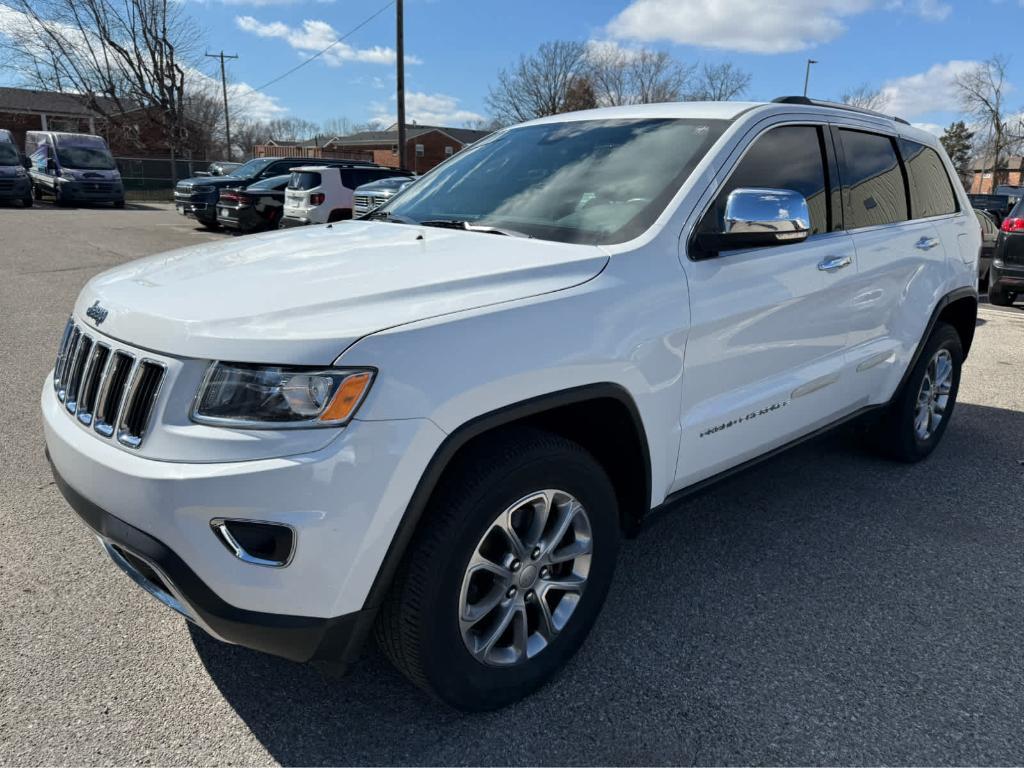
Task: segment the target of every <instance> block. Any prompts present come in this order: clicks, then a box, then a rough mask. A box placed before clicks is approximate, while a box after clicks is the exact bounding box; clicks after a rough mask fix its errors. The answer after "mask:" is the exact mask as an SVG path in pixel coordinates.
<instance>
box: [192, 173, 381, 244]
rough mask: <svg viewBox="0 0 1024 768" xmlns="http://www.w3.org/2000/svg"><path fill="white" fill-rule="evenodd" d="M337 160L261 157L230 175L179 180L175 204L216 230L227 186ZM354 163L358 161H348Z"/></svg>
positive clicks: (238, 185) (234, 186)
mask: <svg viewBox="0 0 1024 768" xmlns="http://www.w3.org/2000/svg"><path fill="white" fill-rule="evenodd" d="M335 162H342V161H334V160H315V159H313V158H309V157H260V158H256V159H255V160H250V161H249V162H247V163H244V164H242V165H241V166H239V167H238V168H235V170H234V171H233V172H232V173H230V174H228V175H227V176H199V177H195V178H191V179H184V180H183V181H179V182H178V184H177V186H176V187H175V188H174V205H175V208H176V210H177V211H178V213H180V214H182V215H183V216H191V217H193V218H195V219H196V220H197V221H198V222H199V223H200V224H202V225H203V226H204V227H207V228H209V229H216V228H217V226H218V224H217V200H218V199H219V197H220V190H222V189H225V188H227V187H233V188H239V189H242V188H245V187H248V186H249V185H250V184H254V183H255V182H257V181H261V180H263V179H269V178H273V177H274V176H281V175H282V174H286V173H289V172H291V169H292V168H294V167H295V166H299V165H308V164H309V163H319V164H322V165H332V164H333V163H335ZM344 162H345V163H346V164H349V165H351V164H353V163H354V162H355V161H351V160H347V161H344ZM362 165H365V166H368V167H370V168H377V167H379V166H377V165H376V164H375V163H362Z"/></svg>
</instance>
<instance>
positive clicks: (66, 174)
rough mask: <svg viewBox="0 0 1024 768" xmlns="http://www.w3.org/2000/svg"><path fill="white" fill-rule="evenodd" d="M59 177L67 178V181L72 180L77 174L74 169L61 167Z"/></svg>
mask: <svg viewBox="0 0 1024 768" xmlns="http://www.w3.org/2000/svg"><path fill="white" fill-rule="evenodd" d="M60 177H61V178H62V179H67V180H68V181H74V180H75V179H77V178H78V174H77V173H75V172H74V171H69V170H67V169H66V168H61V169H60Z"/></svg>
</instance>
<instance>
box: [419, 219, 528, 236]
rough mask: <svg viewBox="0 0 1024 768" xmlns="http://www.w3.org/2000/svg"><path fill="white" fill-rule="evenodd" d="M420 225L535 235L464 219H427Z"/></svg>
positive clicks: (495, 233) (490, 232)
mask: <svg viewBox="0 0 1024 768" xmlns="http://www.w3.org/2000/svg"><path fill="white" fill-rule="evenodd" d="M420 226H421V227H442V228H445V229H461V230H463V231H465V232H483V233H484V234H486V235H506V236H508V237H528V238H530V239H533V235H528V234H526V233H525V232H519V231H517V230H515V229H506V228H505V227H492V226H489V225H487V224H474V223H472V222H470V221H465V220H464V219H427V220H426V221H421V222H420Z"/></svg>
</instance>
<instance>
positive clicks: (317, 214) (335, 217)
mask: <svg viewBox="0 0 1024 768" xmlns="http://www.w3.org/2000/svg"><path fill="white" fill-rule="evenodd" d="M390 178H398V179H401V180H402V181H408V180H410V179H411V178H412V174H411V173H408V172H406V171H399V170H395V169H393V168H382V167H375V168H367V167H366V166H365V165H352V166H345V165H339V166H334V167H331V166H326V165H323V164H320V163H318V164H316V165H308V166H305V167H299V168H293V169H292V178H291V181H290V182H289V183H288V189H287V191H286V193H285V201H284V216H283V217H282V219H281V226H282V227H295V226H302V225H305V224H326V223H328V222H331V221H342V220H344V219H351V218H352V217H353V215H354V206H355V190H356V189H358V188H359V187H362V186H363V185H365V184H367V183H369V182H373V181H380V180H381V179H390Z"/></svg>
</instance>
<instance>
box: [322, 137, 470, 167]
mask: <svg viewBox="0 0 1024 768" xmlns="http://www.w3.org/2000/svg"><path fill="white" fill-rule="evenodd" d="M489 133H490V131H475V130H471V129H469V128H444V127H440V126H436V125H407V126H406V127H405V160H406V168H408V169H409V170H411V171H415V172H416V173H425V172H427V171H429V170H430V169H431V168H433V167H434V166H436V165H439V164H440V163H443V162H444V161H445V160H447V159H448V158H449V157H451V156H452V155H454V154H455V153H456V152H459V151H460V150H462V149H465V148H466V147H467V146H469V145H470V144H472V143H473V142H476V141H479V140H480V139H482V138H483V137H484V136H487V135H488V134H489ZM323 149H324V150H327V151H329V150H334V151H340V152H364V153H368V155H369V156H368V157H367V158H366V159H368V160H373V162H375V163H377V164H379V165H386V166H388V167H390V168H398V167H399V165H400V163H399V157H398V127H397V126H396V125H392V126H391V127H390V128H388V129H387V130H383V131H363V132H361V133H353V134H352V135H351V136H338V137H337V138H334V139H331V140H330V141H328V142H326V143H325V144H324V145H323Z"/></svg>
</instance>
